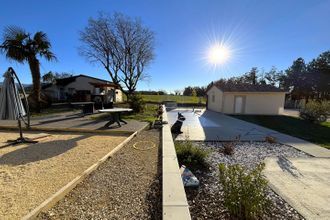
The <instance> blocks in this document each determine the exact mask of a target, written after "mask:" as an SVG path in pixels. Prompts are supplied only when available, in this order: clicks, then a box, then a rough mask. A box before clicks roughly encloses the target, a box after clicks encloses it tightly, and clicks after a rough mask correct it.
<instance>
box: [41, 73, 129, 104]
mask: <svg viewBox="0 0 330 220" xmlns="http://www.w3.org/2000/svg"><path fill="white" fill-rule="evenodd" d="M42 90H43V92H44V93H45V94H47V95H48V96H50V97H51V98H52V99H53V100H54V101H68V100H73V101H94V102H101V101H103V102H105V103H108V102H110V101H113V102H122V101H123V94H122V91H121V90H120V88H119V86H118V85H117V84H115V83H112V82H110V81H107V80H103V79H98V78H94V77H91V76H86V75H77V76H72V77H68V78H63V79H57V80H56V81H55V82H54V83H50V84H45V85H43V86H42Z"/></svg>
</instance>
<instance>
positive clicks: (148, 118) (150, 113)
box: [122, 104, 157, 123]
mask: <svg viewBox="0 0 330 220" xmlns="http://www.w3.org/2000/svg"><path fill="white" fill-rule="evenodd" d="M156 114H157V105H154V104H146V107H145V110H144V112H141V113H130V114H128V115H123V116H122V118H123V119H131V120H137V121H145V122H149V123H152V122H153V121H155V120H156Z"/></svg>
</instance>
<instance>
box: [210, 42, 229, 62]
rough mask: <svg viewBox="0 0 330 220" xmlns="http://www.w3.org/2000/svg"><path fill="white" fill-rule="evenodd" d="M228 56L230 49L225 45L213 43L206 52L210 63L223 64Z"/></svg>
mask: <svg viewBox="0 0 330 220" xmlns="http://www.w3.org/2000/svg"><path fill="white" fill-rule="evenodd" d="M229 58H230V50H229V49H228V47H226V46H225V45H221V44H215V45H213V46H212V47H211V48H210V49H209V52H208V61H209V62H210V63H211V64H214V65H217V64H223V63H225V62H226V61H228V59H229Z"/></svg>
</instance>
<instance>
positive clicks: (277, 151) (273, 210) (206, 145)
mask: <svg viewBox="0 0 330 220" xmlns="http://www.w3.org/2000/svg"><path fill="white" fill-rule="evenodd" d="M194 144H195V145H196V146H199V147H201V148H203V149H205V150H209V151H210V155H209V156H208V157H207V162H208V163H209V165H210V166H209V169H208V170H197V171H195V173H194V174H195V175H196V176H197V178H199V180H200V187H199V189H186V192H187V199H188V203H189V205H190V212H191V216H192V218H193V219H229V218H230V216H229V213H228V211H227V210H226V209H225V207H224V206H223V199H222V198H223V191H222V188H221V185H220V183H219V180H218V178H219V176H218V172H219V171H218V164H219V163H225V164H240V165H242V166H244V167H245V168H247V169H252V168H254V167H255V166H256V165H257V164H259V163H260V162H262V161H263V160H264V159H265V158H266V157H270V156H285V157H302V158H309V157H310V156H309V155H307V154H305V153H303V152H301V151H298V150H296V149H294V148H292V147H290V146H286V145H282V144H270V143H266V142H241V143H237V144H236V146H235V150H234V154H233V155H232V156H230V155H224V154H223V153H222V150H223V146H222V143H220V142H213V143H212V142H195V143H194ZM267 196H268V197H269V198H270V199H271V201H272V203H273V206H272V207H269V211H268V212H267V214H265V216H262V219H303V217H302V216H301V215H300V214H299V213H297V211H295V210H294V209H293V208H292V207H291V206H290V205H289V204H288V203H286V202H285V201H284V200H283V199H282V198H281V197H280V196H278V195H277V194H276V193H274V192H273V191H272V190H271V189H270V188H269V190H268V195H267Z"/></svg>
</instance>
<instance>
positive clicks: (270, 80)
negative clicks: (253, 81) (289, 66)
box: [265, 66, 283, 87]
mask: <svg viewBox="0 0 330 220" xmlns="http://www.w3.org/2000/svg"><path fill="white" fill-rule="evenodd" d="M282 75H283V73H282V71H278V70H277V69H276V67H274V66H273V67H272V68H271V69H270V71H268V72H266V73H265V80H266V84H269V85H272V86H276V87H279V85H280V78H281V76H282Z"/></svg>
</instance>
